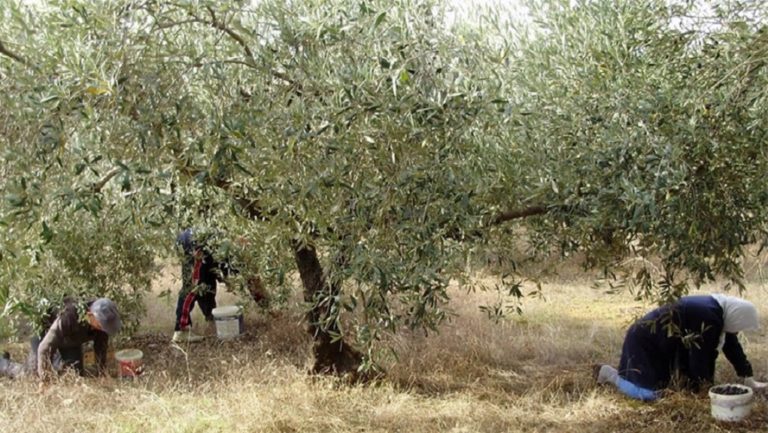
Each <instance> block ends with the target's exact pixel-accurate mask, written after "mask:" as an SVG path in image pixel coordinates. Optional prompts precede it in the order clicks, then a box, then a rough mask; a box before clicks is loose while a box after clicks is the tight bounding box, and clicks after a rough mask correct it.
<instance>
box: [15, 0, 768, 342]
mask: <svg viewBox="0 0 768 433" xmlns="http://www.w3.org/2000/svg"><path fill="white" fill-rule="evenodd" d="M572 3H573V2H563V1H546V2H545V1H542V2H531V10H532V11H533V12H532V13H533V14H534V15H535V16H536V17H537V19H536V20H535V24H534V25H532V26H531V27H529V28H522V27H519V25H518V24H516V23H511V22H505V21H503V20H496V19H494V17H493V16H492V15H488V16H483V17H481V18H482V19H480V20H478V21H470V20H466V21H462V22H459V23H457V24H456V25H453V26H451V25H449V24H448V20H447V19H446V14H445V12H446V6H445V5H443V4H442V3H440V2H437V1H435V2H433V1H429V0H423V1H422V0H407V1H402V2H396V3H392V2H389V1H359V0H334V1H323V2H319V1H312V0H304V1H296V2H285V1H279V0H270V1H262V2H214V1H193V2H177V3H171V2H151V1H150V2H135V1H123V2H106V1H97V0H90V1H86V0H79V1H66V2H64V1H62V2H49V4H47V5H46V6H23V5H22V4H20V3H17V2H5V3H3V5H0V16H2V17H4V18H5V19H4V20H3V21H2V22H1V23H0V42H2V45H1V46H0V48H2V50H0V95H2V96H0V100H1V101H2V103H1V104H0V143H2V149H3V150H2V152H3V154H2V158H3V161H2V162H3V164H2V168H1V169H0V170H2V173H1V174H2V176H0V179H2V180H0V182H1V184H2V197H3V202H2V207H0V217H1V218H0V221H2V223H3V224H4V226H5V227H6V228H7V229H6V230H5V232H4V233H2V234H1V235H0V236H2V238H1V239H0V240H1V243H0V248H2V249H1V250H0V253H2V257H1V258H0V266H1V267H2V269H3V273H2V275H1V276H0V283H1V284H0V301H3V302H4V303H5V304H6V305H9V306H13V308H15V309H17V310H20V311H24V312H26V313H28V314H30V315H32V316H35V314H37V313H38V312H39V311H40V306H41V305H43V304H44V303H45V302H53V301H54V300H55V299H58V298H59V297H61V296H63V295H64V294H67V293H77V294H89V295H91V294H110V295H112V296H115V297H116V298H118V300H119V301H120V303H121V306H122V307H124V308H126V309H127V311H130V312H131V313H133V312H135V311H137V308H138V302H139V300H140V297H139V296H138V295H139V294H140V293H141V292H142V291H143V290H146V289H147V288H148V287H149V281H150V279H151V276H152V274H153V272H154V270H155V268H154V263H153V260H152V259H153V258H154V257H155V256H159V255H163V254H166V253H168V252H169V251H171V250H172V249H173V242H172V240H173V239H174V236H175V233H178V231H179V230H180V229H182V228H185V227H196V228H197V229H198V230H199V231H200V232H201V233H204V232H207V233H212V234H213V235H212V239H211V245H212V246H213V247H214V248H215V250H216V251H215V254H216V255H217V256H218V257H220V258H223V257H230V258H231V259H232V260H233V261H234V262H235V265H236V266H237V267H238V268H239V269H240V270H241V274H240V275H239V276H238V277H237V278H238V280H237V281H236V282H237V284H236V286H238V290H242V289H244V288H245V280H247V276H249V275H254V274H259V275H260V276H261V277H262V279H263V280H264V281H265V283H266V285H267V287H269V288H270V290H271V291H277V292H280V293H282V294H283V295H284V296H283V297H286V296H285V295H286V294H287V293H288V292H289V291H290V290H291V289H292V287H291V286H292V284H293V280H292V278H290V277H289V276H290V275H291V274H292V273H293V272H295V263H294V256H293V246H294V245H296V244H300V245H301V244H308V245H312V246H313V247H314V248H315V249H316V250H317V251H318V252H319V255H320V259H321V264H322V266H323V269H324V271H325V277H326V279H327V280H328V281H329V283H330V284H331V285H334V286H336V287H340V288H341V291H340V292H339V293H334V292H333V291H331V290H327V291H323V292H322V293H319V294H315V298H314V299H313V300H312V302H313V303H314V304H315V305H327V306H328V307H329V308H328V311H329V312H330V314H329V315H327V316H325V319H324V320H326V322H324V323H322V324H321V325H322V326H323V327H324V328H326V329H329V330H334V332H336V330H337V331H339V332H341V334H339V335H338V336H339V337H340V336H343V335H346V334H351V335H354V336H356V337H357V338H358V340H359V341H360V342H362V343H365V344H367V345H372V344H373V343H374V342H375V341H377V340H378V339H379V338H380V337H381V335H382V332H395V331H397V330H398V329H400V328H401V327H403V326H406V327H411V328H423V329H426V330H431V329H436V327H437V325H438V324H439V323H440V322H441V321H442V320H444V319H445V318H446V317H448V315H449V312H448V311H446V310H445V309H444V306H445V302H446V300H447V299H448V292H447V287H448V283H449V282H450V281H451V280H452V279H455V278H458V279H461V280H462V281H463V277H465V276H466V275H467V273H466V271H467V268H466V264H467V263H468V262H470V261H471V260H470V259H471V257H472V255H473V254H475V253H476V252H477V251H483V250H485V249H487V248H491V247H492V248H500V249H501V248H503V247H499V245H503V244H504V243H515V244H519V243H521V242H529V244H530V247H531V251H532V252H533V253H542V254H548V253H551V252H560V253H561V254H564V255H567V254H571V253H574V252H585V253H586V257H587V261H586V263H585V264H586V265H587V266H596V267H605V269H606V272H607V273H609V274H610V273H613V272H614V271H615V270H616V269H619V270H621V269H622V264H625V263H627V260H628V259H630V260H631V261H630V262H631V263H649V260H658V261H659V262H660V263H659V267H660V269H661V270H662V271H661V275H657V274H655V273H652V272H651V271H649V268H648V267H647V266H644V267H641V268H640V270H639V271H638V270H637V268H633V269H629V270H632V271H635V272H637V273H635V274H634V278H635V282H637V283H639V286H638V287H639V288H640V292H639V293H640V294H648V295H654V296H661V297H673V296H676V295H679V294H680V293H682V292H684V291H685V290H687V285H686V283H687V281H689V279H691V278H692V281H694V282H696V283H698V282H702V281H707V280H711V279H713V278H714V277H715V276H717V275H722V276H726V277H728V278H731V279H732V280H733V281H734V282H736V283H740V278H741V268H740V266H739V260H740V258H741V257H742V256H743V254H744V252H743V246H744V245H745V244H747V243H752V242H758V241H761V240H762V239H763V233H764V232H765V231H764V226H765V212H764V211H763V209H764V208H765V204H766V199H768V195H766V193H765V191H766V190H768V189H767V188H766V186H767V185H765V181H764V180H763V176H762V173H764V172H765V169H766V166H765V165H766V161H767V159H766V158H765V149H764V143H766V142H767V141H766V140H765V138H766V137H765V128H764V126H763V125H764V124H765V122H764V120H765V113H766V103H765V101H766V90H765V89H768V86H766V84H767V83H766V82H765V80H766V73H765V64H764V63H765V57H766V49H767V46H766V41H767V40H768V39H767V38H766V36H765V33H764V31H763V30H762V27H761V25H762V23H764V17H763V15H761V13H760V11H757V12H754V11H753V12H751V13H745V12H744V8H743V7H742V6H743V5H741V4H740V3H737V2H732V3H730V9H727V8H719V9H718V10H717V11H716V12H717V14H719V15H718V16H716V17H715V18H716V19H717V22H718V23H719V25H717V26H711V25H710V26H698V27H697V26H696V25H695V24H696V23H691V22H689V21H686V19H685V17H686V16H688V15H690V12H691V11H692V9H691V8H692V7H693V6H691V5H688V3H689V2H683V3H681V5H675V6H674V7H670V5H669V4H668V3H667V2H662V1H651V0H648V1H642V2H638V1H619V2H614V1H583V2H576V3H575V4H572ZM681 23H682V24H681ZM683 24H685V25H688V24H691V26H692V29H686V28H683ZM533 208H536V209H544V210H545V211H544V212H530V213H525V212H523V213H522V214H520V215H524V216H527V218H521V220H520V221H519V222H516V223H506V224H501V225H499V227H498V228H496V225H495V224H489V222H490V221H496V222H499V221H501V220H498V219H495V218H496V216H497V215H498V214H499V212H501V211H508V210H525V209H533ZM489 225H491V226H493V227H488V226H489ZM243 239H245V240H247V242H242V241H241V240H243ZM635 259H638V260H635ZM497 290H499V291H500V292H506V293H507V294H508V295H510V296H512V297H513V298H514V297H519V296H522V295H523V293H522V291H521V285H520V279H519V278H506V277H505V278H504V282H503V284H502V285H501V286H500V287H498V288H497ZM310 307H311V306H310ZM507 307H509V306H507ZM511 308H513V309H514V307H511ZM505 309H506V308H505V305H504V303H503V302H502V303H501V304H499V305H496V306H492V307H488V309H487V311H488V312H489V314H490V315H492V316H498V315H499V314H501V313H502V312H504V311H505ZM344 312H349V313H353V314H346V313H344ZM134 317H135V316H134ZM342 317H346V320H342Z"/></svg>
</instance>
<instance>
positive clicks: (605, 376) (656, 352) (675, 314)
mask: <svg viewBox="0 0 768 433" xmlns="http://www.w3.org/2000/svg"><path fill="white" fill-rule="evenodd" d="M758 326H759V321H758V316H757V310H756V309H755V306H754V305H753V304H752V303H751V302H749V301H746V300H743V299H740V298H736V297H733V296H728V295H721V294H714V295H700V296H685V297H682V298H680V300H678V301H677V302H675V303H673V304H669V305H665V306H662V307H659V308H657V309H655V310H653V311H651V312H649V313H648V314H646V315H645V316H644V317H643V318H641V319H640V320H638V321H637V322H635V323H634V324H633V325H632V326H630V328H629V330H628V331H627V335H626V338H625V339H624V346H623V348H622V352H621V361H620V363H619V368H618V370H617V369H616V368H614V367H612V366H610V365H601V366H598V368H597V369H596V371H595V373H596V379H597V381H598V383H601V384H602V383H611V384H613V385H615V386H616V387H617V388H618V389H619V391H621V392H622V393H624V394H625V395H627V396H629V397H632V398H635V399H638V400H644V401H652V400H655V399H657V398H658V396H659V393H658V391H659V390H661V389H663V388H665V387H666V386H667V385H668V384H669V382H670V380H671V379H672V376H673V374H674V373H678V374H679V375H680V376H681V377H682V378H684V379H686V386H687V387H688V388H689V389H691V390H693V391H698V390H699V388H700V387H701V386H702V385H704V384H707V383H713V382H714V378H715V360H716V359H717V356H718V352H719V351H720V350H722V351H723V354H724V355H725V357H726V358H727V359H728V361H730V363H731V364H732V365H733V367H734V369H735V370H736V374H738V375H739V377H742V378H744V383H745V384H746V385H748V386H751V387H753V388H755V389H764V388H765V387H766V386H767V385H768V384H765V383H762V382H758V381H756V380H755V379H754V377H753V371H752V365H751V364H750V363H749V361H748V360H747V357H746V355H745V354H744V350H743V349H742V347H741V344H740V343H739V339H738V336H737V333H739V332H741V331H747V330H751V329H757V328H758Z"/></svg>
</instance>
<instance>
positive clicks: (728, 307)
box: [712, 293, 760, 334]
mask: <svg viewBox="0 0 768 433" xmlns="http://www.w3.org/2000/svg"><path fill="white" fill-rule="evenodd" d="M712 297H713V298H715V300H716V301H717V303H718V304H720V307H721V308H722V309H723V332H728V333H731V334H735V333H737V332H741V331H749V330H752V329H757V328H759V327H760V320H759V319H758V317H757V308H755V305H754V304H753V303H751V302H749V301H746V300H744V299H741V298H737V297H735V296H729V295H723V294H720V293H715V294H713V295H712Z"/></svg>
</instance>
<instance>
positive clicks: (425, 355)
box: [0, 271, 768, 433]
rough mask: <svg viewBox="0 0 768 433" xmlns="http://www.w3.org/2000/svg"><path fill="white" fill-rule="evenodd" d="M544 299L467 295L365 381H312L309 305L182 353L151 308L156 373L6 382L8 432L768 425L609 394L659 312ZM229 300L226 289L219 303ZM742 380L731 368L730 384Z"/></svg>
mask: <svg viewBox="0 0 768 433" xmlns="http://www.w3.org/2000/svg"><path fill="white" fill-rule="evenodd" d="M156 284H157V287H156V291H157V292H160V291H162V290H164V289H168V288H170V289H171V290H172V291H174V292H175V290H176V287H177V286H178V281H177V275H175V274H174V273H173V271H169V272H168V273H167V274H166V275H165V276H164V277H163V278H161V279H159V280H158V281H157V282H156ZM709 290H710V291H711V290H715V289H714V288H711V287H710V288H709ZM222 292H223V291H222ZM544 293H545V295H546V298H545V299H534V298H531V299H528V300H526V301H525V303H524V305H523V307H524V311H525V314H524V315H523V316H520V317H514V318H511V319H510V320H507V321H504V322H502V323H499V324H494V323H493V322H491V321H489V320H488V319H487V318H485V316H484V315H483V314H482V313H481V312H479V311H478V309H477V306H478V305H480V304H481V303H483V302H485V301H487V299H484V297H486V296H489V295H488V294H484V293H473V294H467V293H464V292H462V291H460V290H458V289H455V290H454V293H453V294H454V298H453V301H452V302H453V308H454V309H455V311H456V312H457V313H458V316H457V317H456V318H454V319H453V320H452V321H451V322H450V323H447V324H446V325H445V327H444V328H443V329H442V331H441V333H440V334H439V335H435V336H429V337H425V336H424V335H422V334H418V333H412V334H410V333H406V334H401V335H398V336H397V337H395V338H393V340H392V341H391V343H392V345H393V346H394V347H395V348H396V349H397V351H398V353H399V354H400V356H399V359H398V360H397V362H391V363H389V364H388V365H387V371H388V375H387V377H386V379H385V380H383V381H382V382H381V383H378V384H376V385H367V386H347V385H343V384H341V383H339V382H337V381H335V380H333V379H330V378H318V377H312V376H309V375H307V374H306V370H307V367H308V365H309V351H308V349H309V344H308V342H309V340H308V338H307V336H306V335H305V334H304V332H303V331H302V327H301V316H300V314H299V312H298V310H290V309H289V310H288V311H285V312H282V313H280V314H277V315H275V316H268V315H263V314H261V313H259V312H257V311H250V312H249V313H248V315H247V317H246V326H247V331H248V332H247V334H246V335H245V336H243V337H242V338H241V339H239V340H237V341H229V342H221V341H217V340H216V339H215V338H208V339H206V341H204V342H202V343H199V344H196V345H190V346H184V347H173V346H171V345H169V344H168V340H169V338H170V334H171V330H172V321H173V308H174V306H173V305H172V304H171V303H168V302H167V301H165V300H155V299H153V301H154V302H151V303H150V304H149V305H148V310H149V313H148V318H147V320H146V321H145V323H146V325H145V327H144V329H142V330H141V331H140V333H139V334H138V335H137V336H136V337H134V338H133V339H130V340H129V339H122V340H119V341H117V342H116V344H115V345H116V347H117V348H118V349H119V348H125V347H138V348H140V349H142V350H143V351H144V354H145V364H146V368H147V374H146V375H145V376H144V377H142V378H141V379H140V380H137V381H121V380H117V379H111V380H101V379H81V378H76V377H63V378H62V379H60V380H59V381H58V382H57V383H55V384H53V385H52V386H50V387H49V388H47V389H46V390H44V391H42V392H39V391H38V388H37V383H36V382H35V381H33V380H19V381H15V382H12V381H9V380H6V379H0V390H2V392H0V426H2V428H1V429H0V430H2V432H62V433H64V432H227V433H230V432H232V433H234V432H329V431H331V432H619V431H620V432H649V431H651V432H655V431H658V432H662V431H664V432H667V431H673V430H674V431H676V432H677V433H688V432H696V433H701V432H722V431H739V432H740V431H744V432H746V431H755V430H759V429H765V428H766V427H768V404H766V401H765V399H763V398H762V397H761V398H759V399H758V401H757V404H756V405H755V407H754V409H753V413H752V415H751V416H750V417H749V419H748V420H747V421H744V422H741V423H736V424H723V423H718V422H715V421H713V419H712V418H711V417H710V415H709V402H708V399H707V397H706V395H692V394H687V393H673V394H671V395H670V396H668V397H666V398H665V399H664V400H662V401H661V402H658V403H655V404H642V403H637V402H634V401H630V400H628V399H626V398H623V397H622V396H620V395H619V394H617V393H616V392H615V391H613V390H612V389H609V388H601V387H598V386H596V385H595V384H594V383H593V381H592V378H591V374H590V368H589V366H590V365H591V364H592V363H593V362H598V361H607V362H612V363H617V362H618V356H619V353H620V348H621V341H622V338H623V333H624V329H625V326H626V325H627V323H629V321H630V320H631V318H632V317H633V316H634V315H636V314H639V313H641V312H643V311H645V310H646V309H647V308H648V306H647V305H642V304H640V303H637V302H635V301H633V300H632V299H631V297H629V296H627V295H620V296H613V295H605V294H601V293H600V292H598V291H595V290H594V289H592V288H590V286H589V283H588V282H585V281H571V282H569V283H567V284H565V283H557V282H553V283H550V284H545V286H544ZM746 297H747V298H748V299H751V300H753V301H754V302H755V303H756V305H758V308H759V309H760V311H761V313H762V316H763V317H764V318H765V319H764V320H763V325H764V328H763V329H766V325H768V308H766V305H768V303H766V301H767V300H768V290H767V289H766V287H765V286H764V285H763V284H761V283H754V284H752V285H751V286H750V290H749V291H748V293H747V295H746ZM231 301H232V297H231V296H230V295H227V294H226V293H220V295H219V303H220V304H225V303H228V302H231ZM198 314H199V313H198ZM195 318H197V319H198V323H200V320H199V316H195ZM199 330H200V331H201V332H202V331H204V329H203V328H202V327H201V328H199ZM764 340H765V334H764V333H762V332H758V333H753V334H750V335H748V341H747V344H746V351H747V354H748V355H749V356H750V359H751V360H752V363H753V365H754V367H755V371H756V373H757V374H758V375H759V376H762V375H763V374H767V373H768V350H766V348H765V345H764V344H763V343H764ZM5 346H9V347H10V348H11V349H12V352H13V355H14V357H17V358H18V357H21V356H22V355H23V351H24V348H23V346H22V345H21V344H10V345H8V344H6V345H5ZM734 379H735V378H734V374H733V371H732V369H731V368H730V367H729V365H728V363H727V361H725V360H724V359H723V360H721V361H720V362H719V365H718V381H720V382H727V381H732V380H734Z"/></svg>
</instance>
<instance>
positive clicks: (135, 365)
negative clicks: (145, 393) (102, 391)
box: [115, 349, 144, 379]
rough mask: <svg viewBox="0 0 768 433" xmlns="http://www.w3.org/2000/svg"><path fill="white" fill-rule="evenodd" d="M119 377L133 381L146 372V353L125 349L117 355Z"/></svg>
mask: <svg viewBox="0 0 768 433" xmlns="http://www.w3.org/2000/svg"><path fill="white" fill-rule="evenodd" d="M115 360H116V361H117V375H118V376H119V377H122V378H126V379H132V378H134V377H136V376H138V375H140V374H141V373H142V371H144V353H142V352H141V350H139V349H124V350H121V351H119V352H116V353H115Z"/></svg>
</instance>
